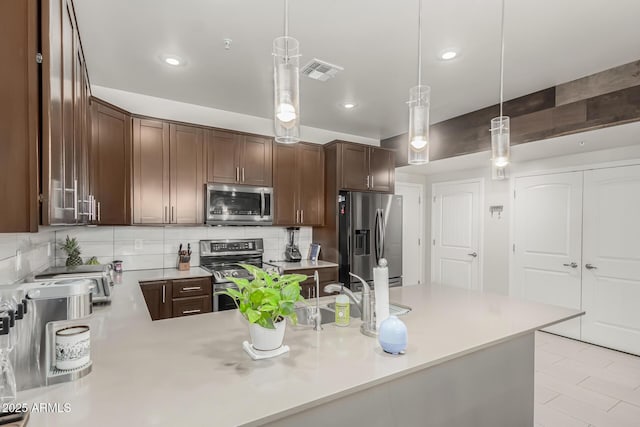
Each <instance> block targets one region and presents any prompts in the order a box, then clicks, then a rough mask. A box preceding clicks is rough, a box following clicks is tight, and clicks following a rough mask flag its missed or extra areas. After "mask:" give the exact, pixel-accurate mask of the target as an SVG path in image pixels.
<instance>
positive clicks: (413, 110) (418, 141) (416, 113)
mask: <svg viewBox="0 0 640 427" xmlns="http://www.w3.org/2000/svg"><path fill="white" fill-rule="evenodd" d="M430 95H431V88H430V87H429V86H425V85H423V84H422V0H418V86H415V87H412V88H411V89H410V90H409V102H408V103H407V104H409V153H408V161H409V164H411V165H424V164H426V163H428V162H429V99H430Z"/></svg>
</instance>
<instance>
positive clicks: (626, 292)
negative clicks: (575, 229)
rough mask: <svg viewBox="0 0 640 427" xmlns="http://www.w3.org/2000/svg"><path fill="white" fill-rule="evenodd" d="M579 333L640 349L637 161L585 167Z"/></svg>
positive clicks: (631, 349)
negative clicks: (634, 163) (608, 166)
mask: <svg viewBox="0 0 640 427" xmlns="http://www.w3.org/2000/svg"><path fill="white" fill-rule="evenodd" d="M583 239H584V243H583V245H584V246H583V253H584V255H583V265H582V268H583V272H582V278H583V282H582V288H583V297H582V308H583V309H584V310H585V311H586V314H585V316H584V317H583V319H582V339H583V340H585V341H589V342H593V343H595V344H599V345H603V346H606V347H612V348H616V349H619V350H623V351H627V352H630V353H635V354H638V355H640V166H627V167H619V168H610V169H600V170H593V171H587V172H585V186H584V237H583Z"/></svg>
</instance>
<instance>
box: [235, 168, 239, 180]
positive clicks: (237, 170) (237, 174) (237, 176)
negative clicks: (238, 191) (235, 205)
mask: <svg viewBox="0 0 640 427" xmlns="http://www.w3.org/2000/svg"><path fill="white" fill-rule="evenodd" d="M237 181H240V168H236V182H237Z"/></svg>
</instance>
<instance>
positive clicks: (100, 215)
mask: <svg viewBox="0 0 640 427" xmlns="http://www.w3.org/2000/svg"><path fill="white" fill-rule="evenodd" d="M101 219H102V209H100V202H98V222H100V220H101Z"/></svg>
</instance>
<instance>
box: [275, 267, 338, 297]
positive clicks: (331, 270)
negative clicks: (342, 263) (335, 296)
mask: <svg viewBox="0 0 640 427" xmlns="http://www.w3.org/2000/svg"><path fill="white" fill-rule="evenodd" d="M315 271H316V270H315V269H305V270H285V272H284V274H304V275H305V276H307V277H308V279H307V280H305V281H304V282H302V283H300V286H301V287H302V292H301V295H302V297H303V298H304V299H312V298H315V297H316V282H315V281H314V279H313V274H314V272H315ZM318 275H319V276H320V296H321V297H324V296H327V295H331V294H328V293H326V292H325V291H324V287H325V285H328V284H330V283H337V282H338V267H327V268H319V269H318Z"/></svg>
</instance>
